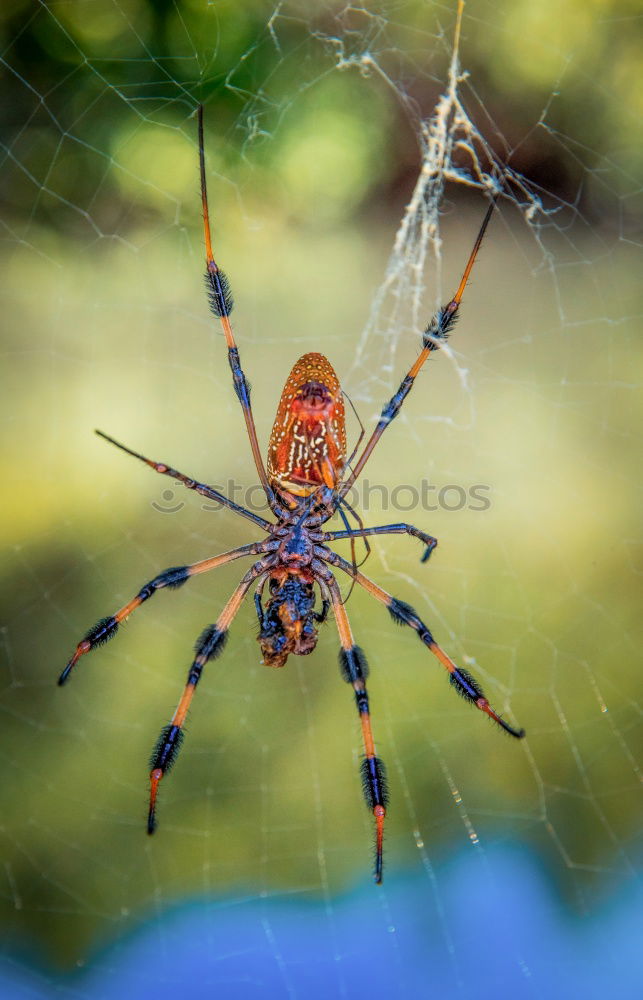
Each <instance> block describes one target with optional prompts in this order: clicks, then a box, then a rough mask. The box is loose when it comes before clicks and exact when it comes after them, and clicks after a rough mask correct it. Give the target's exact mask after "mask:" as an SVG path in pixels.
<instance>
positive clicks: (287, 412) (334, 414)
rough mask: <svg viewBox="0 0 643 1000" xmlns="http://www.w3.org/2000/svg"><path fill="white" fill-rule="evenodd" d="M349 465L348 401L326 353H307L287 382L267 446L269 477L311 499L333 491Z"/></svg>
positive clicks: (297, 493)
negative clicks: (323, 489)
mask: <svg viewBox="0 0 643 1000" xmlns="http://www.w3.org/2000/svg"><path fill="white" fill-rule="evenodd" d="M345 465H346V423H345V414H344V400H343V397H342V391H341V388H340V384H339V379H338V378H337V375H336V374H335V370H334V369H333V366H332V365H331V363H330V362H329V361H328V359H327V358H326V357H324V355H323V354H316V353H311V354H304V355H303V356H302V357H301V358H300V359H299V361H297V362H296V364H295V365H294V366H293V368H292V370H291V372H290V375H289V376H288V378H287V380H286V384H285V386H284V389H283V392H282V394H281V399H280V400H279V406H278V408H277V415H276V417H275V422H274V424H273V428H272V433H271V435H270V443H269V445H268V476H269V479H270V481H271V482H272V483H273V484H274V485H275V486H276V487H278V488H280V489H282V490H285V491H287V492H288V493H292V494H294V495H295V496H308V495H309V494H310V493H312V492H314V490H316V489H317V488H318V487H319V486H327V487H329V488H330V489H333V488H334V487H335V486H336V485H337V483H338V482H339V481H340V479H341V476H342V473H343V471H344V467H345Z"/></svg>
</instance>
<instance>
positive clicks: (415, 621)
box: [316, 548, 525, 739]
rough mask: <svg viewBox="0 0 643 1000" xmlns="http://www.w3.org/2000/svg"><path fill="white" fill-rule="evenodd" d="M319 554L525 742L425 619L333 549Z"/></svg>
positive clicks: (466, 693) (456, 685)
mask: <svg viewBox="0 0 643 1000" xmlns="http://www.w3.org/2000/svg"><path fill="white" fill-rule="evenodd" d="M316 552H317V554H318V555H319V557H320V558H322V559H324V560H326V561H327V562H329V563H331V565H333V566H337V567H338V568H339V569H342V570H344V572H345V573H348V575H349V576H352V577H353V579H354V580H355V581H356V582H357V583H359V584H360V586H361V587H363V588H364V590H367V591H368V593H369V594H370V595H371V596H372V597H374V598H375V599H376V600H377V601H381V603H382V604H385V605H386V607H387V608H388V610H389V612H390V614H391V617H392V618H393V621H394V622H396V623H397V624H398V625H410V626H411V628H412V629H415V631H416V632H417V635H418V638H419V639H420V641H421V642H423V643H424V645H425V646H428V648H429V649H430V650H431V652H432V653H433V655H434V656H435V657H437V659H438V660H439V661H440V663H441V664H442V666H443V667H444V669H445V670H447V671H448V673H449V675H450V680H451V684H452V685H453V687H454V688H455V689H456V691H457V692H458V694H460V695H462V697H463V698H465V699H466V701H469V702H471V703H472V704H473V705H475V706H476V708H479V709H480V711H481V712H485V713H486V714H487V715H488V716H489V718H491V719H493V721H494V722H497V723H498V725H499V726H500V728H501V729H504V731H505V732H506V733H509V734H510V735H511V736H515V737H516V739H522V738H523V736H524V735H525V730H524V729H515V728H514V727H513V726H511V725H510V724H509V723H508V722H507V721H506V720H505V719H503V718H502V716H500V715H498V713H497V712H496V711H494V709H493V708H492V707H491V705H490V704H489V702H488V701H487V699H486V698H485V696H484V694H483V691H482V688H481V686H480V684H479V683H478V681H477V680H476V679H475V678H474V677H472V676H471V674H470V673H469V671H468V670H463V669H462V667H458V666H457V665H456V664H455V663H454V662H453V660H452V659H451V657H450V656H448V655H447V654H446V653H445V652H444V650H443V649H442V647H441V646H439V645H438V643H437V642H436V641H435V639H434V638H433V635H432V633H431V630H430V629H429V627H428V626H427V625H425V624H424V622H423V621H422V619H421V618H420V617H419V615H418V614H417V612H416V611H415V610H414V609H413V608H412V607H411V605H410V604H407V603H406V602H405V601H400V600H398V599H397V598H396V597H393V596H392V595H391V594H389V593H387V592H386V591H385V590H382V588H381V587H378V585H377V584H376V583H373V581H372V580H370V579H369V578H368V577H367V576H364V574H363V573H360V572H359V570H357V571H355V570H353V567H352V566H351V564H350V563H349V562H347V561H346V560H345V559H342V557H341V556H338V555H337V553H336V552H331V551H330V549H325V550H324V551H322V550H321V549H318V548H316Z"/></svg>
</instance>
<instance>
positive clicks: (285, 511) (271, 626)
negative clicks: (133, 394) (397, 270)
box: [59, 106, 525, 883]
mask: <svg viewBox="0 0 643 1000" xmlns="http://www.w3.org/2000/svg"><path fill="white" fill-rule="evenodd" d="M198 142H199V166H200V175H201V202H202V211H203V228H204V239H205V257H206V274H205V280H206V287H207V292H208V297H209V300H210V307H211V309H212V312H213V313H214V314H215V315H216V316H217V317H218V318H219V320H220V322H221V327H222V329H223V334H224V336H225V340H226V344H227V348H228V361H229V364H230V368H231V371H232V380H233V385H234V389H235V392H236V394H237V397H238V399H239V402H240V404H241V409H242V412H243V417H244V420H245V424H246V431H247V435H248V439H249V442H250V448H251V450H252V455H253V458H254V463H255V466H256V469H257V473H258V475H259V479H260V481H261V485H262V487H263V489H264V491H265V494H266V497H267V500H268V504H269V506H270V510H271V511H272V514H273V515H274V521H267V520H265V519H264V518H263V517H260V516H259V515H258V514H256V513H255V512H253V511H251V510H248V509H246V508H245V507H243V506H240V505H239V504H237V503H235V502H233V501H232V500H230V499H228V497H226V496H225V495H223V494H222V493H220V492H219V491H218V490H216V489H214V488H213V487H212V486H209V485H207V484H205V483H201V482H198V481H197V480H196V479H192V478H191V477H190V476H186V475H184V474H183V473H182V472H179V471H177V470H176V469H174V468H173V467H172V466H170V465H167V464H166V463H165V462H156V461H153V460H152V459H150V458H146V457H145V456H144V455H141V454H139V453H138V452H136V451H133V450H132V449H131V448H128V447H126V446H125V445H123V444H121V443H120V442H118V441H116V440H115V439H114V438H112V437H110V436H109V435H107V434H104V433H103V432H102V431H97V432H96V433H97V434H99V435H100V437H102V438H104V439H105V440H106V441H109V442H110V443H111V444H113V445H115V446H116V447H117V448H120V449H121V450H122V451H124V452H126V454H128V455H132V456H133V457H134V458H137V459H139V460H140V461H141V462H144V463H145V464H146V465H148V466H150V468H152V469H154V470H155V471H156V472H159V473H161V475H164V476H170V477H171V478H173V479H176V480H178V481H179V482H181V483H183V485H184V486H186V487H187V488H188V489H190V490H195V491H196V492H197V493H199V494H201V495H202V496H204V497H207V498H208V499H211V500H216V501H218V502H219V503H220V504H222V505H223V506H225V507H227V508H229V509H230V510H233V511H234V512H235V513H236V514H239V515H241V516H242V517H245V518H247V519H248V520H250V521H252V522H253V523H254V524H255V525H256V526H257V527H258V528H261V530H262V532H264V536H263V538H262V539H261V540H260V541H255V542H250V543H249V544H247V545H242V546H240V547H239V548H235V549H232V550H230V551H229V552H224V553H222V554H220V555H216V556H212V557H210V558H209V559H203V560H201V561H200V562H196V563H193V564H192V565H189V566H173V567H171V568H170V569H166V570H164V571H163V572H162V573H160V574H159V575H158V576H156V577H154V579H153V580H150V581H149V582H147V583H146V584H145V585H144V586H143V587H142V588H141V590H140V591H139V592H138V594H136V596H135V597H133V598H132V600H130V601H129V602H128V603H127V604H125V605H124V607H122V608H120V610H119V611H117V612H116V613H115V614H113V615H110V616H109V617H107V618H101V619H100V621H98V622H97V623H96V625H94V626H93V628H91V629H90V630H89V631H88V632H87V634H86V635H85V636H84V638H83V639H82V640H81V641H80V642H79V643H78V645H77V646H76V650H75V652H74V654H73V656H72V657H71V659H70V660H69V662H68V663H67V666H66V667H65V669H64V670H63V672H62V674H61V675H60V678H59V684H64V683H65V681H66V680H67V679H68V677H69V675H70V673H71V671H72V669H73V668H74V666H75V665H76V663H77V662H78V660H79V659H80V657H81V656H84V654H85V653H88V652H89V651H90V650H92V649H94V648H95V647H97V646H100V645H102V644H103V643H104V642H106V641H107V640H108V639H111V638H113V636H114V635H115V634H116V631H117V630H118V627H119V625H120V623H121V622H123V621H124V620H125V619H126V618H128V617H129V615H130V614H131V613H132V612H133V611H134V610H135V609H136V608H138V607H139V606H140V605H141V604H143V603H144V602H145V601H147V600H148V599H149V598H150V597H152V596H153V595H154V594H155V593H156V592H157V591H158V590H163V589H165V588H166V587H167V588H170V589H175V588H177V587H181V586H182V585H183V584H184V583H186V582H187V580H189V579H191V578H192V577H194V576H197V575H199V574H201V573H207V572H209V571H210V570H213V569H216V568H217V567H218V566H223V565H225V564H226V563H229V562H232V561H233V560H236V559H241V558H244V557H248V556H254V557H257V558H256V561H255V562H254V563H253V565H252V566H251V567H250V569H249V570H248V571H247V572H246V573H245V575H244V576H243V577H242V579H241V581H240V583H239V585H238V586H237V588H236V589H235V591H234V592H233V594H232V596H231V597H230V598H229V600H228V602H227V603H226V604H225V606H224V607H223V610H222V611H221V612H220V614H219V616H218V618H217V619H216V621H215V622H214V623H213V624H211V625H207V626H206V628H205V629H204V630H203V632H202V633H201V635H200V636H199V638H198V639H197V642H196V646H195V656H194V659H193V661H192V664H191V666H190V669H189V671H188V676H187V682H186V685H185V688H184V690H183V693H182V695H181V698H180V700H179V703H178V706H177V708H176V711H175V712H174V715H173V716H172V719H171V721H170V723H169V725H167V726H165V727H164V728H163V729H162V731H161V734H160V737H159V739H158V742H157V744H156V747H155V749H154V751H153V753H152V756H151V759H150V797H149V811H148V819H147V831H148V833H150V834H151V833H153V832H154V830H155V829H156V825H157V821H156V802H157V794H158V789H159V785H160V783H161V780H162V779H163V777H164V776H165V775H166V774H167V773H168V771H169V770H170V768H171V766H172V764H173V763H174V761H175V760H176V756H177V753H178V751H179V748H180V745H181V741H182V738H183V728H184V723H185V719H186V716H187V713H188V709H189V707H190V704H191V702H192V697H193V695H194V692H195V691H196V687H197V684H198V683H199V680H200V679H201V674H202V672H203V668H204V667H205V665H206V663H207V662H208V661H209V660H213V659H215V658H216V657H218V656H220V655H221V653H222V652H223V649H224V647H225V644H226V640H227V638H228V631H229V629H230V625H231V623H232V620H233V618H234V617H235V615H236V614H237V612H238V610H239V608H240V606H241V603H242V601H243V599H244V598H245V596H246V595H247V593H248V591H249V590H250V589H251V588H252V587H253V586H254V587H255V594H254V600H255V607H256V612H257V617H258V621H259V634H258V641H259V645H260V647H261V652H262V656H263V662H264V663H265V664H267V665H268V666H272V667H281V666H283V665H284V664H285V663H286V660H287V659H288V657H289V656H290V655H291V654H292V655H294V656H306V655H308V654H309V653H311V652H312V651H313V649H314V648H315V646H316V643H317V635H318V627H319V625H321V624H322V623H323V622H324V621H325V620H326V618H327V616H328V613H329V610H330V609H331V608H332V611H333V615H334V618H335V624H336V626H337V631H338V633H339V642H340V647H341V648H340V651H339V665H340V670H341V675H342V677H343V678H344V680H345V681H346V682H347V683H348V684H350V686H351V687H352V689H353V692H354V696H355V703H356V706H357V712H358V715H359V720H360V723H361V730H362V739H363V745H364V757H363V759H362V762H361V776H362V784H363V790H364V796H365V799H366V803H367V805H368V808H369V809H370V810H371V812H372V814H373V817H374V820H375V831H374V832H375V869H374V879H375V882H377V883H380V882H381V881H382V846H383V839H384V818H385V815H386V807H387V802H388V792H387V782H386V770H385V767H384V764H383V762H382V759H381V758H380V757H379V756H378V755H377V753H376V749H375V742H374V739H373V734H372V730H371V716H370V710H369V699H368V693H367V688H366V679H367V676H368V664H367V661H366V656H365V655H364V652H363V650H362V649H361V648H360V646H358V645H356V644H355V641H354V639H353V633H352V631H351V626H350V623H349V620H348V615H347V613H346V607H345V601H343V600H342V596H341V593H340V589H339V586H338V583H337V580H336V577H335V573H334V572H333V569H336V570H341V572H342V573H345V574H346V575H347V576H348V577H349V578H350V580H351V585H354V584H355V583H357V584H358V585H359V586H360V587H363V588H364V589H365V590H366V591H367V592H368V593H369V594H370V595H371V596H372V597H374V598H375V600H377V601H379V602H380V603H381V604H383V605H384V606H385V607H386V608H387V609H388V611H389V613H390V615H391V617H392V618H393V621H394V622H395V623H397V624H398V625H408V626H410V628H412V629H413V630H414V631H415V633H416V634H417V636H418V638H419V640H420V642H422V643H424V645H425V646H426V647H428V649H429V650H430V651H431V652H432V653H433V655H434V656H436V657H437V659H438V660H439V662H440V663H441V664H442V666H443V667H444V668H445V670H446V671H447V673H448V675H449V679H450V682H451V684H452V685H453V687H454V688H455V690H456V691H457V692H458V693H459V694H460V695H462V696H463V698H465V699H466V700H467V701H469V702H471V703H472V704H474V705H475V706H476V708H479V709H480V710H481V711H482V712H485V713H486V714H487V715H488V716H489V717H490V718H491V719H493V721H494V722H496V723H497V724H498V725H499V726H500V727H501V728H502V729H504V730H505V732H507V733H509V734H510V735H511V736H514V737H516V738H517V739H520V738H521V737H523V736H524V735H525V733H524V730H523V729H516V728H514V727H513V726H512V725H510V724H509V723H508V722H507V721H506V720H505V719H503V718H502V717H501V716H500V715H498V713H497V712H495V711H494V709H493V708H492V707H491V705H490V704H489V702H488V701H487V699H486V698H485V696H484V694H483V692H482V688H481V687H480V684H479V683H478V681H476V680H475V679H474V678H473V677H472V676H471V674H470V673H469V672H468V671H467V670H463V669H462V667H458V666H457V665H456V664H455V663H454V662H453V660H452V659H451V658H450V657H449V656H448V655H447V653H446V652H445V651H444V650H443V649H442V648H441V647H440V646H439V645H438V643H437V642H436V640H435V639H434V637H433V633H432V632H431V630H430V628H429V627H428V625H426V624H425V623H424V622H423V621H422V619H421V618H420V616H419V615H418V614H417V612H416V611H415V610H414V609H413V608H412V607H411V606H410V605H409V604H407V603H406V602H405V601H401V600H399V599H398V598H396V597H393V596H392V595H391V594H389V593H387V592H386V591H385V590H383V589H382V588H381V587H380V586H378V584H376V583H374V582H373V581H372V580H370V579H369V578H368V577H367V576H364V574H363V573H361V572H360V571H359V569H358V568H357V565H356V563H355V556H354V550H353V559H352V562H348V561H347V560H346V559H343V558H342V557H341V556H339V555H338V554H337V553H336V552H334V551H333V550H332V549H330V548H329V547H328V543H329V542H334V541H337V540H338V539H350V540H351V545H354V540H355V539H356V538H361V539H366V537H367V536H369V535H393V534H408V535H411V536H413V537H415V538H418V539H419V540H420V541H421V542H422V544H423V545H424V547H425V548H424V553H423V556H422V561H426V560H427V559H428V558H429V556H430V555H431V552H432V551H433V549H434V548H435V546H436V545H437V539H435V538H433V537H432V536H431V535H428V534H426V533H425V532H424V531H421V530H420V529H419V528H416V527H414V526H413V525H412V524H406V523H399V524H384V525H378V526H376V527H364V526H363V525H362V523H361V522H359V521H358V523H359V527H356V528H351V527H349V525H348V522H347V520H346V519H345V518H344V524H345V530H343V531H325V530H324V529H323V525H324V524H325V523H326V522H327V521H328V520H329V519H330V518H331V517H332V516H333V515H334V514H335V513H336V512H339V513H341V505H343V504H344V502H345V500H344V498H345V497H346V494H347V493H348V491H349V490H350V488H351V486H352V485H353V483H354V482H355V481H356V480H357V478H358V476H359V475H360V474H361V472H362V470H363V468H364V466H365V465H366V462H367V461H368V459H369V457H370V455H371V454H372V452H373V449H374V448H375V446H376V445H377V443H378V441H379V439H380V438H381V436H382V434H383V433H384V431H385V430H386V428H387V427H388V425H389V424H390V423H391V421H392V420H393V419H394V418H395V417H396V416H397V414H398V412H399V410H400V408H401V406H402V404H403V402H404V400H405V399H406V397H407V395H408V394H409V392H410V391H411V388H412V387H413V384H414V382H415V379H416V377H417V375H418V374H419V372H420V370H421V369H422V366H423V365H424V363H425V362H426V361H427V360H428V358H429V357H430V356H431V354H432V353H433V352H434V351H435V350H437V349H438V348H439V347H440V346H441V345H442V344H443V343H444V342H445V340H446V339H447V337H448V335H449V332H450V330H451V328H452V327H453V325H454V323H455V320H456V316H457V312H458V309H459V306H460V301H461V299H462V295H463V292H464V290H465V287H466V285H467V281H468V280H469V275H470V273H471V269H472V267H473V264H474V261H475V259H476V256H477V253H478V251H479V249H480V245H481V243H482V240H483V237H484V234H485V231H486V229H487V226H488V224H489V220H490V218H491V215H492V212H493V210H494V207H495V203H496V200H497V197H498V195H497V194H496V195H494V197H493V198H492V200H491V203H490V205H489V207H488V209H487V212H486V215H485V217H484V220H483V222H482V225H481V227H480V231H479V233H478V236H477V238H476V241H475V243H474V246H473V250H472V251H471V254H470V256H469V259H468V261H467V265H466V267H465V269H464V273H463V275H462V279H461V281H460V284H459V286H458V289H457V291H456V293H455V295H454V296H453V298H452V299H451V301H450V302H449V303H448V304H447V305H446V306H444V307H443V308H441V309H440V310H439V311H438V312H437V313H436V315H435V316H434V317H433V318H432V319H431V321H430V323H429V324H428V326H427V327H426V330H425V331H424V334H423V339H422V350H421V351H420V354H419V355H418V357H417V359H416V360H415V362H414V363H413V364H412V365H411V367H410V369H409V370H408V372H407V374H406V375H405V376H404V378H403V379H402V382H401V383H400V386H399V388H398V390H397V392H395V393H394V395H393V396H392V397H391V399H390V400H389V401H388V403H386V405H385V406H384V408H383V409H382V412H381V416H380V418H379V421H378V423H377V426H376V427H375V429H374V431H373V432H372V434H371V436H370V438H369V439H368V441H367V442H366V444H365V445H364V447H363V449H362V451H361V453H360V455H359V457H358V458H357V460H356V461H355V462H354V464H351V459H352V456H351V458H349V459H347V455H346V425H345V414H344V402H343V394H342V390H341V387H340V383H339V379H338V378H337V375H336V374H335V371H334V370H333V368H332V366H331V364H330V362H329V361H328V360H327V358H326V357H324V355H323V354H317V353H310V354H304V355H303V357H301V358H300V359H299V360H298V361H297V362H296V364H295V365H294V367H293V369H292V371H291V372H290V374H289V376H288V379H287V380H286V384H285V386H284V389H283V392H282V394H281V398H280V401H279V406H278V409H277V415H276V417H275V421H274V425H273V428H272V433H271V435H270V442H269V445H268V461H267V464H266V465H265V466H264V463H263V460H262V457H261V452H260V449H259V443H258V439H257V431H256V427H255V421H254V417H253V413H252V407H251V405H250V389H249V386H248V382H247V381H246V376H245V374H244V372H243V369H242V368H241V363H240V360H239V350H238V348H237V345H236V343H235V339H234V335H233V332H232V326H231V323H230V313H231V311H232V306H233V300H232V294H231V291H230V286H229V283H228V280H227V278H226V276H225V275H224V273H223V272H222V271H221V270H220V269H219V266H218V265H217V263H216V262H215V259H214V254H213V251H212V238H211V232H210V218H209V211H208V196H207V187H206V176H205V154H204V142H203V108H202V107H201V106H199V108H198ZM363 436H364V431H363V430H362V433H361V435H360V439H359V440H358V443H357V446H356V448H355V450H354V452H353V455H354V454H355V453H356V452H357V451H358V449H359V445H360V443H361V439H362V437H363ZM348 509H350V508H348ZM365 544H366V545H368V543H367V542H365ZM331 567H333V569H331ZM317 592H319V594H318V593H317ZM318 597H319V598H320V599H321V606H320V607H319V608H318V606H317V601H318Z"/></svg>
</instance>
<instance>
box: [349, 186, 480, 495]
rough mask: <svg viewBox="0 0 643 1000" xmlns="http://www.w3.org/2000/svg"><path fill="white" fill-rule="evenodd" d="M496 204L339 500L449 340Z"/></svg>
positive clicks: (430, 324) (428, 327)
mask: <svg viewBox="0 0 643 1000" xmlns="http://www.w3.org/2000/svg"><path fill="white" fill-rule="evenodd" d="M497 200H498V194H495V195H494V196H493V198H492V199H491V204H490V205H489V208H488V209H487V213H486V215H485V217H484V219H483V220H482V225H481V227H480V231H479V232H478V235H477V237H476V241H475V243H474V245H473V250H472V251H471V253H470V255H469V260H468V261H467V265H466V267H465V269H464V273H463V275H462V278H461V279H460V284H459V285H458V290H457V291H456V293H455V295H454V296H453V298H452V299H451V301H450V302H449V303H448V304H447V305H446V306H443V307H442V309H440V310H439V311H438V312H437V313H436V315H435V316H434V317H433V319H432V320H431V322H430V323H429V325H428V326H427V328H426V330H425V331H424V335H423V346H422V350H421V351H420V354H419V355H418V357H417V359H416V360H415V362H414V363H413V364H412V365H411V367H410V368H409V370H408V372H407V373H406V375H405V376H404V378H403V379H402V381H401V383H400V386H399V388H398V390H397V392H396V393H394V395H393V396H391V398H390V400H389V401H388V403H387V404H386V405H385V406H384V408H383V410H382V414H381V416H380V419H379V421H378V423H377V426H376V427H375V430H374V431H373V433H372V434H371V436H370V438H369V439H368V441H367V442H366V444H365V445H364V450H363V451H362V454H361V455H360V457H359V458H358V460H357V462H356V463H355V466H354V468H353V471H352V472H351V474H350V476H349V477H348V479H346V481H345V482H344V484H343V486H342V487H341V489H340V490H339V491H338V493H339V496H340V497H343V496H345V495H346V493H348V491H349V490H350V488H351V486H352V485H353V483H354V482H355V480H356V479H357V477H358V476H359V475H360V473H361V471H362V469H363V468H364V466H365V465H366V462H367V461H368V459H369V457H370V455H371V452H372V451H373V449H374V448H375V445H376V444H377V442H378V441H379V439H380V438H381V436H382V434H383V433H384V431H385V430H386V428H387V427H388V425H389V424H390V423H391V421H392V420H394V419H395V417H396V416H397V415H398V413H399V411H400V409H401V407H402V403H403V402H404V400H405V399H406V397H407V395H408V394H409V392H410V391H411V389H412V388H413V383H414V382H415V379H416V377H417V375H418V374H419V372H420V370H421V368H422V366H423V365H424V362H425V361H426V360H427V358H428V357H429V355H430V354H431V353H432V351H435V350H436V349H437V348H439V347H440V346H441V345H442V344H443V343H444V341H445V340H446V339H447V337H448V336H449V332H450V330H451V328H452V326H453V325H454V323H455V320H456V314H457V312H458V309H459V307H460V301H461V299H462V295H463V293H464V290H465V288H466V286H467V282H468V280H469V275H470V274H471V269H472V267H473V265H474V262H475V259H476V257H477V255H478V251H479V250H480V246H481V244H482V240H483V238H484V234H485V232H486V229H487V226H488V225H489V220H490V218H491V215H492V213H493V210H494V208H495V205H496V201H497Z"/></svg>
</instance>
